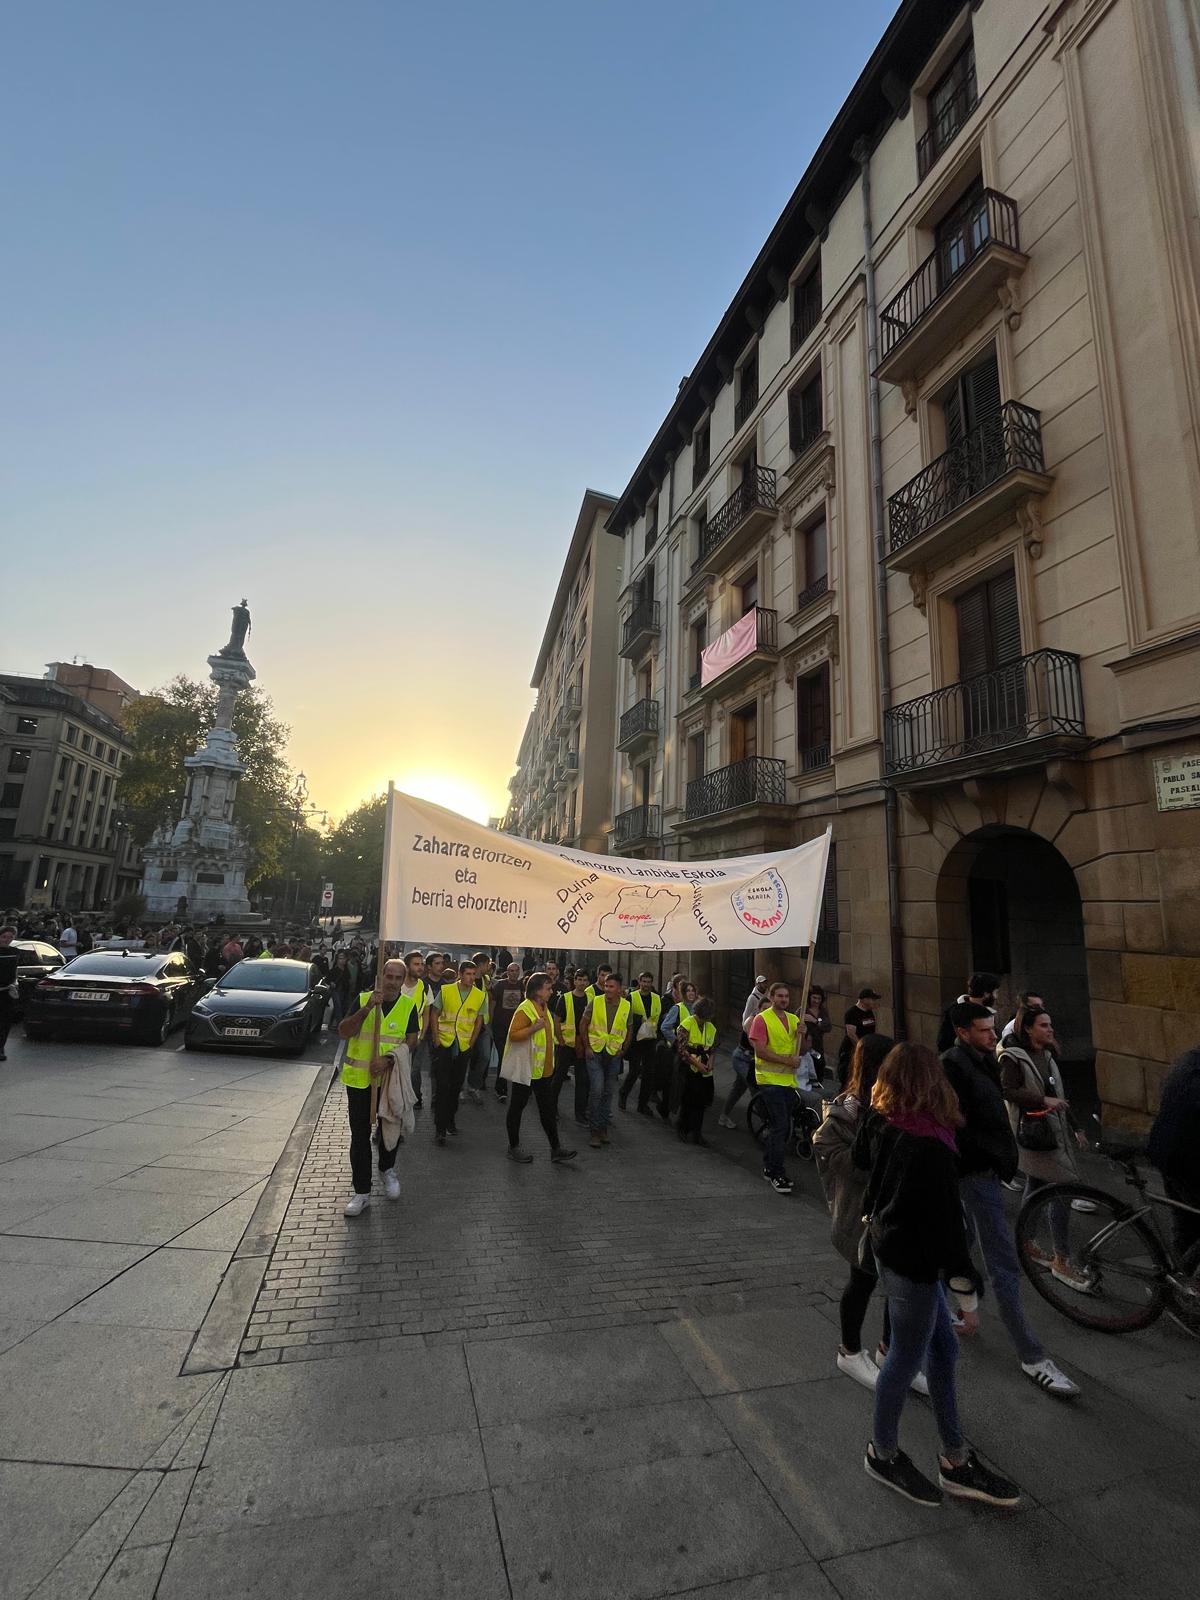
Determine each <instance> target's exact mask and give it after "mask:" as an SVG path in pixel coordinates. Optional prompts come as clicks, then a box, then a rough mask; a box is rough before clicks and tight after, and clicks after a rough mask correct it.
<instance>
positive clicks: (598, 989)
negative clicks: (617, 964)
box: [587, 961, 612, 1000]
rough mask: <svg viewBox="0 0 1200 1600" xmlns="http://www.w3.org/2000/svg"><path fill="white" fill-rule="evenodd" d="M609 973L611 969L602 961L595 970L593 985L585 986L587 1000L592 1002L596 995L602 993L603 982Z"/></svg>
mask: <svg viewBox="0 0 1200 1600" xmlns="http://www.w3.org/2000/svg"><path fill="white" fill-rule="evenodd" d="M611 971H612V968H611V967H609V966H606V965H605V963H604V962H603V961H602V962H601V963H600V965H599V966H598V967H597V968H596V981H595V983H589V984H588V986H587V997H588V999H589V1000H594V999H595V998H596V996H597V995H598V994H603V993H604V980H605V978H607V977H608V975H609V973H610V972H611Z"/></svg>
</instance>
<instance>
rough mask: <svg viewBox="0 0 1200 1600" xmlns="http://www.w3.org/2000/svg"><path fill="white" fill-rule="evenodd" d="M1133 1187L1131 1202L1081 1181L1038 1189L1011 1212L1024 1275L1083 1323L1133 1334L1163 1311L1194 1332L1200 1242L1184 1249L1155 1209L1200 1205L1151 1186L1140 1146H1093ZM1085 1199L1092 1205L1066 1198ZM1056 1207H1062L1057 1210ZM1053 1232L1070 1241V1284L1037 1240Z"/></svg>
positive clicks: (1199, 1332) (1199, 1321) (1199, 1330)
mask: <svg viewBox="0 0 1200 1600" xmlns="http://www.w3.org/2000/svg"><path fill="white" fill-rule="evenodd" d="M1095 1148H1096V1149H1097V1151H1098V1152H1099V1153H1100V1154H1101V1155H1104V1156H1107V1157H1108V1158H1109V1160H1110V1161H1113V1162H1114V1163H1115V1164H1116V1165H1117V1166H1119V1167H1121V1168H1122V1170H1123V1171H1124V1174H1125V1182H1126V1183H1127V1184H1128V1185H1129V1186H1130V1188H1132V1189H1136V1190H1137V1193H1138V1200H1137V1203H1136V1204H1134V1205H1129V1204H1127V1203H1126V1202H1125V1201H1123V1200H1120V1199H1118V1198H1117V1197H1116V1196H1115V1195H1111V1194H1109V1193H1108V1192H1107V1191H1106V1190H1104V1189H1095V1188H1092V1187H1091V1186H1090V1185H1089V1184H1084V1183H1080V1182H1077V1181H1075V1182H1069V1183H1053V1184H1047V1185H1046V1187H1045V1188H1042V1189H1037V1190H1035V1191H1034V1193H1033V1194H1031V1195H1030V1197H1029V1199H1028V1200H1026V1202H1025V1204H1024V1205H1023V1206H1022V1207H1021V1210H1020V1214H1019V1215H1018V1217H1017V1225H1016V1236H1017V1252H1018V1254H1019V1256H1020V1259H1021V1266H1022V1269H1023V1270H1024V1272H1025V1276H1026V1277H1027V1278H1028V1279H1029V1281H1030V1283H1032V1285H1033V1287H1034V1288H1035V1289H1036V1290H1037V1292H1038V1293H1039V1294H1040V1295H1041V1297H1042V1299H1043V1300H1047V1301H1049V1303H1050V1304H1051V1305H1052V1306H1053V1307H1054V1309H1055V1310H1056V1311H1060V1312H1061V1313H1062V1314H1063V1316H1065V1317H1069V1318H1070V1319H1071V1321H1072V1322H1076V1323H1078V1324H1079V1326H1080V1327H1082V1328H1095V1329H1098V1330H1099V1331H1100V1332H1103V1333H1132V1332H1134V1331H1136V1330H1137V1329H1140V1328H1148V1327H1149V1326H1150V1324H1151V1323H1152V1322H1154V1321H1156V1320H1157V1319H1158V1318H1159V1317H1160V1316H1161V1315H1162V1313H1163V1312H1164V1311H1165V1312H1166V1313H1167V1314H1168V1316H1170V1317H1171V1318H1172V1319H1173V1320H1174V1321H1175V1322H1177V1323H1178V1324H1179V1325H1180V1327H1182V1328H1183V1329H1184V1330H1185V1331H1186V1332H1188V1333H1191V1334H1194V1335H1195V1336H1196V1337H1198V1338H1200V1241H1197V1242H1196V1243H1195V1244H1193V1245H1192V1246H1191V1247H1190V1248H1189V1249H1188V1250H1187V1252H1186V1253H1185V1254H1184V1255H1182V1256H1181V1255H1180V1253H1179V1252H1178V1250H1176V1248H1175V1244H1174V1241H1173V1239H1171V1238H1170V1236H1169V1230H1164V1229H1163V1228H1162V1226H1161V1225H1160V1222H1159V1219H1158V1215H1157V1212H1156V1208H1157V1210H1161V1209H1162V1208H1163V1207H1170V1209H1171V1210H1173V1211H1186V1212H1188V1213H1189V1214H1190V1215H1192V1216H1200V1210H1197V1208H1196V1207H1194V1206H1189V1205H1185V1204H1184V1203H1183V1201H1181V1200H1172V1199H1171V1198H1170V1197H1169V1196H1168V1195H1165V1194H1153V1193H1150V1192H1149V1180H1148V1179H1147V1177H1146V1174H1145V1173H1144V1172H1143V1171H1142V1170H1141V1169H1140V1168H1139V1166H1138V1157H1139V1155H1141V1154H1142V1152H1141V1151H1140V1150H1138V1149H1136V1148H1132V1147H1130V1146H1128V1145H1115V1144H1099V1145H1097V1146H1096V1147H1095ZM1075 1200H1086V1201H1089V1202H1090V1203H1091V1209H1090V1210H1088V1211H1086V1212H1083V1211H1077V1210H1076V1209H1075V1208H1074V1206H1073V1205H1072V1204H1071V1202H1072V1201H1075ZM1055 1208H1060V1209H1057V1210H1056V1209H1055ZM1056 1231H1057V1234H1058V1237H1059V1239H1060V1240H1061V1239H1062V1238H1063V1237H1064V1235H1065V1236H1066V1237H1067V1240H1068V1243H1069V1250H1068V1252H1067V1255H1068V1260H1069V1261H1070V1262H1071V1264H1072V1266H1073V1268H1075V1269H1076V1270H1077V1271H1078V1273H1079V1275H1080V1276H1079V1278H1078V1280H1077V1283H1078V1286H1077V1287H1074V1288H1072V1287H1071V1286H1070V1285H1069V1284H1067V1283H1064V1282H1063V1281H1062V1280H1061V1279H1060V1278H1057V1277H1055V1276H1054V1273H1053V1270H1052V1268H1051V1266H1050V1264H1049V1263H1048V1262H1047V1261H1046V1260H1045V1257H1044V1253H1043V1252H1042V1247H1041V1245H1040V1243H1039V1240H1040V1239H1041V1238H1043V1237H1045V1236H1046V1233H1049V1234H1050V1236H1051V1237H1052V1238H1053V1237H1054V1234H1055V1232H1056Z"/></svg>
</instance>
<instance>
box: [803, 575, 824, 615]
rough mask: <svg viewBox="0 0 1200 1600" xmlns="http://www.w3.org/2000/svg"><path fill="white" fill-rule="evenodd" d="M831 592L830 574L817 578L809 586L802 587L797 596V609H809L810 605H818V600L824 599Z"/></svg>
mask: <svg viewBox="0 0 1200 1600" xmlns="http://www.w3.org/2000/svg"><path fill="white" fill-rule="evenodd" d="M828 593H829V574H828V573H826V574H825V576H824V577H821V578H817V579H815V580H814V581H813V582H812V583H810V584H809V585H808V587H807V588H804V589H801V591H800V593H799V594H798V595H797V596H796V610H797V611H798V612H799V611H807V610H808V608H809V606H812V605H816V603H817V601H818V600H823V599H824V598H825V596H826V595H827V594H828Z"/></svg>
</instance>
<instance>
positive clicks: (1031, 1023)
mask: <svg viewBox="0 0 1200 1600" xmlns="http://www.w3.org/2000/svg"><path fill="white" fill-rule="evenodd" d="M997 1064H998V1065H999V1068H1000V1089H1001V1092H1002V1093H1003V1095H1004V1098H1005V1100H1006V1101H1007V1102H1008V1116H1009V1121H1010V1122H1011V1123H1012V1127H1013V1133H1014V1134H1015V1135H1016V1140H1017V1151H1018V1159H1019V1162H1020V1170H1021V1171H1022V1172H1023V1173H1024V1175H1025V1198H1026V1199H1028V1198H1029V1196H1030V1195H1031V1194H1032V1193H1033V1192H1034V1190H1035V1189H1043V1188H1045V1186H1046V1185H1047V1184H1048V1183H1065V1182H1069V1181H1070V1179H1072V1178H1074V1177H1076V1176H1077V1175H1078V1174H1077V1170H1076V1166H1075V1160H1074V1156H1073V1153H1072V1151H1073V1146H1074V1145H1075V1144H1076V1143H1078V1144H1080V1145H1083V1144H1084V1143H1085V1141H1084V1138H1083V1135H1082V1134H1080V1133H1078V1132H1076V1130H1075V1129H1074V1127H1073V1126H1072V1125H1071V1123H1070V1121H1069V1111H1070V1108H1069V1106H1068V1104H1067V1102H1066V1100H1064V1099H1063V1098H1062V1095H1061V1092H1060V1085H1059V1081H1058V1062H1057V1059H1056V1058H1055V1054H1054V1024H1053V1022H1052V1021H1051V1020H1050V1013H1049V1012H1048V1011H1045V1010H1044V1009H1043V1008H1042V1007H1041V1006H1034V1005H1030V1006H1022V1007H1021V1009H1020V1010H1019V1011H1018V1012H1017V1015H1016V1017H1015V1018H1014V1020H1013V1032H1012V1036H1011V1038H1010V1040H1009V1042H1008V1044H1006V1045H1005V1046H1004V1048H1003V1049H1002V1050H1001V1051H1000V1054H999V1056H998V1057H997ZM1027 1248H1028V1253H1029V1255H1030V1257H1031V1258H1032V1259H1033V1260H1034V1261H1035V1262H1037V1263H1038V1264H1039V1265H1040V1266H1043V1267H1045V1268H1046V1269H1047V1271H1049V1272H1050V1273H1051V1274H1052V1275H1053V1276H1054V1277H1055V1278H1057V1279H1058V1281H1059V1282H1060V1283H1065V1284H1066V1285H1067V1287H1068V1288H1070V1289H1076V1290H1078V1292H1079V1293H1080V1294H1088V1293H1089V1292H1090V1291H1091V1281H1090V1279H1089V1278H1088V1276H1087V1274H1086V1272H1084V1271H1083V1270H1082V1269H1081V1268H1080V1267H1077V1266H1075V1265H1074V1264H1073V1263H1072V1261H1071V1204H1070V1201H1069V1200H1063V1201H1061V1202H1060V1203H1059V1204H1057V1205H1051V1207H1050V1249H1049V1250H1046V1249H1043V1248H1042V1247H1041V1246H1040V1245H1036V1244H1034V1245H1030V1246H1028V1247H1027Z"/></svg>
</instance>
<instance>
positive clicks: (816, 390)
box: [788, 372, 822, 455]
mask: <svg viewBox="0 0 1200 1600" xmlns="http://www.w3.org/2000/svg"><path fill="white" fill-rule="evenodd" d="M821 420H822V419H821V374H820V373H819V372H818V373H816V374H815V376H813V377H811V378H809V380H808V381H807V382H806V383H802V384H797V385H796V387H795V388H794V389H789V390H788V434H789V443H790V444H791V447H792V451H793V453H794V454H796V455H799V454H800V452H801V451H802V450H807V449H808V447H809V445H810V444H812V443H813V441H814V440H815V439H816V437H817V435H818V434H819V433H820V431H821Z"/></svg>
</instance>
